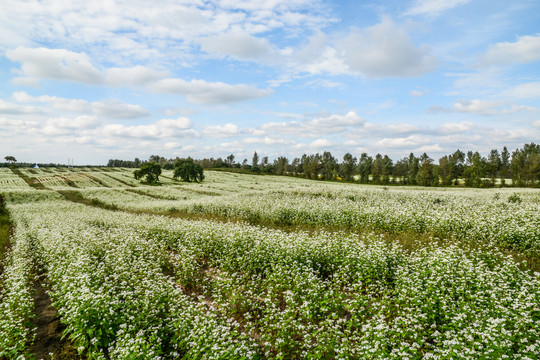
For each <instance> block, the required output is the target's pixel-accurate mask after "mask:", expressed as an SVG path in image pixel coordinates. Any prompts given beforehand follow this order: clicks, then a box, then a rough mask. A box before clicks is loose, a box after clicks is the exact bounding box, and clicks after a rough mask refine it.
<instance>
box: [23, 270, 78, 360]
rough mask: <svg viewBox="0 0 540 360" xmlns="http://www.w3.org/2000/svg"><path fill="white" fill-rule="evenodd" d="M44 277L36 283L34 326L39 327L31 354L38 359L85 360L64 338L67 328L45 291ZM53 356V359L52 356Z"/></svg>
mask: <svg viewBox="0 0 540 360" xmlns="http://www.w3.org/2000/svg"><path fill="white" fill-rule="evenodd" d="M42 279H43V277H42V276H40V278H39V279H38V280H36V281H35V282H34V305H35V309H34V314H35V316H36V318H35V319H34V325H35V326H36V327H37V332H36V339H35V341H34V345H32V346H31V347H30V352H31V353H32V354H33V355H34V356H35V358H36V359H38V360H39V359H44V360H49V359H55V360H59V359H60V360H72V359H83V357H81V356H79V355H78V354H77V350H76V349H75V348H74V346H73V344H72V343H71V341H70V340H69V339H68V338H67V337H65V338H64V339H63V340H62V339H61V338H62V331H64V329H65V326H64V325H63V324H61V323H60V318H59V316H58V312H57V311H56V309H55V308H54V307H53V306H52V301H51V298H50V297H49V294H47V291H45V290H46V289H45V287H44V285H45V284H44V282H43V281H42ZM50 354H53V357H51V356H50Z"/></svg>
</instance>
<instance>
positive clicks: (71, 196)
mask: <svg viewBox="0 0 540 360" xmlns="http://www.w3.org/2000/svg"><path fill="white" fill-rule="evenodd" d="M58 193H59V194H60V195H62V196H63V197H64V198H66V200H69V201H72V202H76V203H79V204H84V205H88V206H94V207H98V208H102V209H105V210H113V211H115V210H118V207H117V206H116V205H114V204H106V203H104V202H102V201H99V200H97V199H87V198H85V197H84V196H83V195H82V194H81V193H80V192H79V191H76V190H58Z"/></svg>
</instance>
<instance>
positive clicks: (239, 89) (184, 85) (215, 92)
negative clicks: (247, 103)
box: [151, 79, 273, 104]
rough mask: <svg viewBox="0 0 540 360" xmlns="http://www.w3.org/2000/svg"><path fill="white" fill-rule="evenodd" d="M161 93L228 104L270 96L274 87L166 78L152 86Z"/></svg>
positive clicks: (202, 102) (195, 100) (204, 102)
mask: <svg viewBox="0 0 540 360" xmlns="http://www.w3.org/2000/svg"><path fill="white" fill-rule="evenodd" d="M151 89H152V90H153V91H156V92H160V93H167V94H182V95H186V96H187V98H188V100H189V101H191V102H194V103H199V104H227V103H234V102H238V101H243V100H250V99H258V98H262V97H266V96H269V95H270V94H272V93H273V90H272V89H268V90H263V89H259V88H257V87H255V86H250V85H246V84H237V85H229V84H226V83H223V82H206V81H204V80H191V81H190V82H188V81H185V80H182V79H164V80H160V81H158V82H157V83H155V84H154V85H152V86H151Z"/></svg>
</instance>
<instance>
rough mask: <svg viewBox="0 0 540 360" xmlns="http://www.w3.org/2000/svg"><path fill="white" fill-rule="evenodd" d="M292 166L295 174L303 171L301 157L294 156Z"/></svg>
mask: <svg viewBox="0 0 540 360" xmlns="http://www.w3.org/2000/svg"><path fill="white" fill-rule="evenodd" d="M291 168H292V172H293V174H294V176H297V175H298V174H299V173H301V172H303V168H302V164H301V163H300V159H299V158H294V159H293V161H292V163H291Z"/></svg>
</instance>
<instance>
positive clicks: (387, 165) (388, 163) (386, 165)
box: [381, 155, 394, 184]
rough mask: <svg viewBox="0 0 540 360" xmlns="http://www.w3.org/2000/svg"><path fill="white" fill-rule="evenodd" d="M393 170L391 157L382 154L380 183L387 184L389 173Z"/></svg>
mask: <svg viewBox="0 0 540 360" xmlns="http://www.w3.org/2000/svg"><path fill="white" fill-rule="evenodd" d="M393 170H394V162H393V161H392V159H390V158H389V157H388V155H384V157H383V159H382V173H381V175H382V176H381V183H382V184H388V183H389V182H390V175H391V174H392V172H393Z"/></svg>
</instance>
